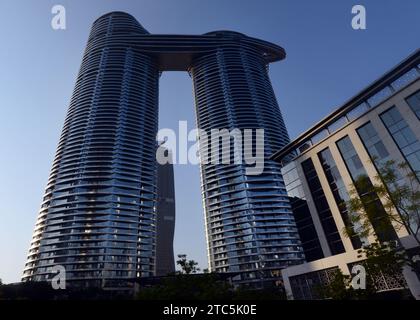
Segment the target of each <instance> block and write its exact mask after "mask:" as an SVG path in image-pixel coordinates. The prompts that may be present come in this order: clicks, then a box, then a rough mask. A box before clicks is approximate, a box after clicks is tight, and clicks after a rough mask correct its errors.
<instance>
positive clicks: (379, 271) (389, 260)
mask: <svg viewBox="0 0 420 320" xmlns="http://www.w3.org/2000/svg"><path fill="white" fill-rule="evenodd" d="M358 254H359V257H360V258H365V259H364V260H361V261H360V263H359V264H360V265H361V266H363V267H364V271H365V273H364V274H365V278H364V279H365V288H363V289H357V288H354V287H353V285H352V279H353V275H345V274H343V273H342V271H341V270H340V269H339V270H338V271H337V272H336V274H335V275H334V277H333V279H332V280H331V281H330V283H329V284H327V285H324V286H318V287H317V288H316V290H315V291H316V294H317V295H318V296H320V297H321V298H324V299H326V298H330V299H334V300H367V299H375V298H378V297H380V295H379V294H378V293H377V291H378V289H379V281H380V279H381V278H382V277H383V275H384V274H386V275H387V277H392V278H394V279H395V280H396V281H397V280H398V279H400V274H401V272H402V268H403V266H404V264H405V256H404V253H403V252H401V251H400V250H398V248H397V247H396V246H395V245H394V244H392V243H382V244H381V243H378V242H375V243H372V244H370V245H368V246H365V247H363V249H360V250H358ZM401 286H403V283H401Z"/></svg>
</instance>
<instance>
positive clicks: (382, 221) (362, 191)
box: [345, 160, 420, 245]
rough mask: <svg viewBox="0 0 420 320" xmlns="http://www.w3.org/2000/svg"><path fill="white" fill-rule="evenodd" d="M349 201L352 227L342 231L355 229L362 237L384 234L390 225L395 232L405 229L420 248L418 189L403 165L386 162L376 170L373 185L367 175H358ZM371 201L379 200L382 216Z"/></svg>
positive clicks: (412, 175) (410, 172)
mask: <svg viewBox="0 0 420 320" xmlns="http://www.w3.org/2000/svg"><path fill="white" fill-rule="evenodd" d="M350 198H351V199H350V200H349V202H348V207H349V211H350V212H351V220H352V227H351V228H346V230H345V231H346V233H347V235H349V236H351V235H352V232H354V230H356V233H358V234H359V235H360V236H362V237H366V236H369V235H374V236H376V234H378V233H381V232H387V231H388V230H389V229H388V228H389V227H390V222H392V223H393V226H394V228H395V229H396V230H397V231H398V230H400V229H401V228H405V229H406V230H407V232H408V233H409V234H410V235H412V236H413V238H414V239H415V241H416V242H417V243H418V244H419V245H420V186H419V183H418V180H417V176H416V174H415V173H414V172H412V171H411V170H410V168H409V166H408V164H407V163H405V162H402V163H398V164H396V163H395V161H393V160H390V161H387V162H386V163H385V164H383V165H382V166H381V167H379V168H378V173H377V175H376V176H375V178H374V181H373V183H372V182H371V181H370V179H369V178H368V177H367V176H364V175H362V176H360V177H359V178H358V179H357V181H356V182H355V185H354V188H353V189H352V190H351V191H350ZM375 198H380V199H381V200H382V205H383V207H384V211H385V213H386V215H385V216H381V214H382V213H383V211H380V210H378V208H377V206H376V205H374V202H375V201H374V200H375ZM373 226H374V227H375V228H373ZM350 229H351V230H350Z"/></svg>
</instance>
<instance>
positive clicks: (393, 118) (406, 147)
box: [381, 106, 420, 179]
mask: <svg viewBox="0 0 420 320" xmlns="http://www.w3.org/2000/svg"><path fill="white" fill-rule="evenodd" d="M381 119H382V122H383V123H384V125H385V127H386V128H387V129H388V132H389V133H390V135H391V136H392V138H393V139H394V141H395V143H396V144H397V146H398V148H399V149H400V151H401V153H402V154H403V156H404V158H405V160H406V161H407V162H408V164H409V165H410V166H411V169H412V170H413V171H414V172H415V174H416V175H417V177H418V178H419V179H420V142H419V141H418V139H417V137H416V136H415V135H414V132H413V131H412V130H411V128H410V127H409V126H408V124H407V122H406V121H405V119H404V118H403V117H402V116H401V113H400V112H399V111H398V109H397V108H396V107H395V106H394V107H392V108H390V109H388V110H387V111H385V112H384V113H382V114H381Z"/></svg>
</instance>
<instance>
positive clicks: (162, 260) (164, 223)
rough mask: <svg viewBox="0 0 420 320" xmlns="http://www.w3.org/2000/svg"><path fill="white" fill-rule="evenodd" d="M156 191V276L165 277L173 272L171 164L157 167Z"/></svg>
mask: <svg viewBox="0 0 420 320" xmlns="http://www.w3.org/2000/svg"><path fill="white" fill-rule="evenodd" d="M167 152H169V150H167ZM157 190H158V200H157V219H156V230H157V232H156V275H157V276H166V275H168V274H170V273H173V272H175V259H174V231H175V186H174V168H173V165H172V164H171V163H167V164H159V165H158V180H157Z"/></svg>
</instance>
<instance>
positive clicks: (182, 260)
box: [176, 254, 200, 274]
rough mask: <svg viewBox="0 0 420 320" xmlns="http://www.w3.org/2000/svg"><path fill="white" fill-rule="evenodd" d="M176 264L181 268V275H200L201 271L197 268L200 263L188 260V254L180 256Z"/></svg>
mask: <svg viewBox="0 0 420 320" xmlns="http://www.w3.org/2000/svg"><path fill="white" fill-rule="evenodd" d="M176 264H177V265H179V266H180V267H181V273H183V274H192V273H198V272H199V271H200V268H198V267H197V266H198V263H197V262H195V261H194V260H187V255H186V254H179V255H178V260H177V261H176Z"/></svg>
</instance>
